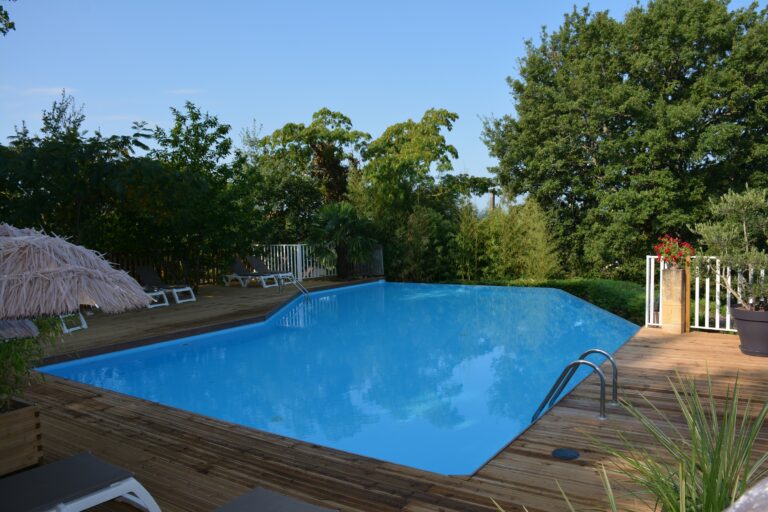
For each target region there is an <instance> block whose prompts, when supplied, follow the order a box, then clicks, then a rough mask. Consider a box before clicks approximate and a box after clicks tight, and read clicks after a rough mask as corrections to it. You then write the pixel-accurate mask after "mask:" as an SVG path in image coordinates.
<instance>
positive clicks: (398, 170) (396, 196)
mask: <svg viewBox="0 0 768 512" xmlns="http://www.w3.org/2000/svg"><path fill="white" fill-rule="evenodd" d="M456 119H458V116H457V115H456V114H454V113H453V112H448V111H447V110H443V109H430V110H427V111H426V112H425V113H424V115H423V116H422V118H421V119H420V120H419V121H414V120H411V119H409V120H407V121H404V122H401V123H397V124H394V125H392V126H390V127H389V128H387V129H386V130H384V133H382V134H381V136H380V137H378V138H377V139H376V140H374V141H372V142H371V143H370V144H369V145H368V147H367V148H366V149H365V150H364V151H363V157H364V159H365V165H364V166H363V168H362V169H361V171H360V172H359V173H357V174H356V175H355V177H354V179H353V187H352V191H351V194H350V201H351V202H352V203H353V204H355V206H356V207H357V208H358V209H359V210H360V211H361V212H364V214H365V215H367V216H368V217H369V218H371V219H372V220H373V221H374V223H375V224H376V225H377V226H378V227H379V232H378V238H379V240H380V241H381V242H382V243H383V244H384V246H385V247H384V249H385V254H386V258H385V262H386V265H387V266H388V270H389V273H388V275H391V276H393V277H405V276H404V275H403V274H402V272H404V271H405V270H404V269H407V268H417V267H419V266H424V265H433V266H435V267H441V266H443V265H441V263H440V261H439V258H437V257H436V256H437V253H433V254H432V256H433V259H432V260H431V261H427V260H422V258H423V257H424V255H425V254H427V252H429V251H425V250H423V249H422V248H420V246H421V245H424V244H428V245H434V244H435V243H437V242H435V241H436V240H446V239H448V238H449V237H448V236H447V233H446V230H445V228H446V223H452V222H453V221H454V220H455V219H457V218H458V202H457V200H456V199H457V195H458V192H457V187H454V186H451V187H442V188H441V186H440V184H441V178H442V177H443V176H444V174H445V173H446V172H447V171H450V170H452V168H453V167H452V164H451V159H452V158H457V157H458V152H457V151H456V148H455V147H453V146H452V145H451V144H448V142H447V140H446V139H445V133H444V132H445V131H450V130H451V128H452V127H453V123H454V122H455V121H456ZM454 185H455V184H454ZM417 210H418V211H417ZM408 225H412V226H413V228H414V230H418V232H419V233H422V234H423V236H421V235H418V234H417V233H416V231H409V230H408V228H407V227H406V226H408ZM441 247H443V249H444V250H445V252H446V253H447V252H448V247H447V246H445V244H441ZM406 273H410V271H407V272H406ZM437 273H440V272H437ZM435 275H436V274H435ZM427 278H428V276H419V279H427Z"/></svg>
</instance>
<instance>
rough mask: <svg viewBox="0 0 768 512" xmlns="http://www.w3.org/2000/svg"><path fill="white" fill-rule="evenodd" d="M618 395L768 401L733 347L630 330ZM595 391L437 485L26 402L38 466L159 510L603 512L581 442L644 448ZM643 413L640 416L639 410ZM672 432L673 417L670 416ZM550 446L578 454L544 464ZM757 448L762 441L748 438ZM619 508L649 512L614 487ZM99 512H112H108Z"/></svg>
mask: <svg viewBox="0 0 768 512" xmlns="http://www.w3.org/2000/svg"><path fill="white" fill-rule="evenodd" d="M616 359H617V362H618V364H619V368H620V373H621V375H620V378H621V389H622V394H623V396H625V397H626V398H628V399H630V400H632V401H633V402H634V403H639V394H640V393H643V394H645V396H647V397H649V398H650V399H651V400H653V402H654V404H656V406H657V407H659V408H660V409H661V410H663V411H665V412H668V413H669V414H671V415H672V416H673V417H676V416H675V410H676V405H675V402H674V397H673V396H672V393H671V391H670V386H669V383H668V380H667V379H668V378H670V377H673V378H674V375H675V371H679V372H680V373H681V374H684V375H689V374H690V375H695V376H697V377H703V376H705V375H706V373H707V371H708V372H709V373H710V374H711V376H712V378H713V380H714V382H715V388H716V393H717V394H718V396H722V395H723V394H724V393H725V389H726V387H727V386H728V385H730V384H732V382H733V379H734V378H735V376H736V374H737V372H738V373H739V375H740V379H741V382H742V384H743V390H744V394H745V395H750V396H751V397H753V399H755V400H756V401H758V402H761V403H762V402H763V401H765V400H766V398H768V378H766V377H767V376H768V358H755V357H747V356H744V355H742V354H741V353H740V352H739V350H738V339H737V338H736V337H734V336H727V335H718V334H705V333H693V334H689V335H683V336H668V335H664V334H662V333H661V332H660V331H658V330H652V329H641V330H640V331H639V333H638V334H637V335H636V336H635V337H634V338H633V339H632V340H631V341H629V342H628V343H627V344H626V345H625V346H624V347H622V348H621V349H620V350H619V351H618V352H617V354H616ZM597 391H598V387H597V383H596V380H595V379H594V378H593V377H591V378H589V379H587V380H586V381H584V382H583V383H582V384H580V385H579V386H578V387H577V388H576V389H575V390H574V391H573V392H571V393H570V394H569V395H568V396H567V397H565V398H564V399H563V400H562V401H561V402H560V403H559V404H558V405H557V406H555V408H554V409H553V410H551V411H549V412H548V413H547V414H545V415H544V416H543V417H542V418H541V419H540V420H539V421H538V422H537V423H535V424H534V425H533V426H531V427H530V428H529V429H528V430H527V431H526V432H524V433H523V434H522V435H521V436H519V437H518V438H517V439H516V440H515V441H514V442H512V443H511V444H509V445H508V446H507V447H506V448H504V449H503V450H502V451H501V452H500V453H499V454H498V455H497V456H496V457H494V458H493V459H492V460H491V461H490V462H488V463H487V464H486V465H485V466H484V467H482V468H481V469H480V470H479V471H477V472H476V473H475V474H474V475H471V476H466V477H464V476H461V477H458V476H442V475H437V474H433V473H428V472H424V471H420V470H416V469H412V468H407V467H403V466H398V465H395V464H390V463H385V462H381V461H377V460H373V459H369V458H366V457H362V456H358V455H352V454H349V453H344V452H339V451H336V450H332V449H328V448H324V447H320V446H316V445H311V444H308V443H304V442H301V441H296V440H293V439H288V438H284V437H280V436H276V435H273V434H268V433H265V432H261V431H257V430H253V429H249V428H245V427H242V426H238V425H234V424H230V423H227V422H223V421H219V420H214V419H211V418H206V417H202V416H198V415H195V414H191V413H188V412H185V411H181V410H178V409H173V408H170V407H165V406H162V405H158V404H154V403H150V402H146V401H143V400H139V399H136V398H131V397H128V396H124V395H121V394H117V393H112V392H109V391H104V390H101V389H96V388H92V387H89V386H86V385H82V384H77V383H73V382H69V381H66V380H64V379H59V378H48V379H47V382H45V383H42V384H38V385H36V386H35V387H34V388H33V389H32V390H31V392H30V393H29V398H31V399H32V400H34V401H35V402H37V403H38V404H40V405H41V407H42V409H43V436H44V437H43V444H44V455H45V458H46V459H47V460H54V459H58V458H61V457H64V456H67V455H70V454H73V453H75V452H78V451H82V450H86V449H88V450H91V451H92V452H93V453H95V454H97V455H99V456H101V457H103V458H105V459H107V460H110V461H112V462H114V463H116V464H119V465H121V466H124V467H126V468H130V469H131V470H133V471H134V472H135V473H136V475H137V477H138V479H139V480H140V481H141V482H142V483H143V484H144V485H145V486H146V487H147V488H148V489H149V491H150V492H151V493H152V494H153V495H154V496H155V497H156V498H157V499H158V501H159V502H160V505H161V507H162V508H163V510H164V511H208V510H213V509H214V508H216V507H218V506H220V505H222V504H224V503H225V502H227V501H229V500H231V499H232V498H234V497H235V496H238V495H240V494H242V493H245V492H247V491H248V490H249V489H252V488H254V487H256V486H263V487H268V488H270V489H274V490H277V491H280V492H283V493H285V494H289V495H292V496H295V497H298V498H300V499H303V500H306V501H310V502H313V503H317V504H321V505H325V506H328V507H331V508H339V509H341V510H345V511H347V510H348V511H384V512H386V511H409V512H422V511H446V512H451V511H456V512H458V511H467V512H471V511H490V510H495V509H494V507H493V506H492V503H491V501H490V498H491V497H493V498H494V499H496V500H497V501H498V502H499V503H500V504H501V505H502V506H503V507H504V508H505V509H506V510H507V511H516V510H522V506H525V507H527V509H528V510H529V511H530V512H535V511H546V512H552V511H558V510H566V507H565V504H564V502H563V500H562V498H561V496H560V493H559V491H558V488H557V484H556V482H559V484H560V485H561V486H562V488H563V489H564V490H565V492H566V493H567V494H568V496H569V497H570V499H571V501H572V502H573V503H574V505H575V506H576V507H577V509H595V508H597V509H600V508H604V505H605V503H604V496H605V493H604V491H603V488H602V485H601V483H600V480H599V477H598V474H597V469H598V468H599V467H600V465H601V464H607V465H608V468H609V469H610V468H611V467H612V466H611V460H610V458H609V457H607V456H606V455H605V454H603V453H602V452H601V451H600V450H599V449H597V448H595V444H594V442H593V439H599V440H600V441H601V442H603V443H606V444H610V445H616V443H617V438H616V434H615V433H616V431H617V430H622V431H624V432H627V433H629V434H630V437H631V438H632V439H633V440H634V441H635V442H636V443H637V444H638V445H639V446H644V447H648V448H649V449H653V448H652V445H651V443H650V439H649V437H648V436H647V435H644V434H643V433H642V431H641V429H640V428H639V426H638V425H637V423H636V422H635V421H634V420H632V419H631V417H629V416H628V415H627V414H626V413H623V412H622V411H621V410H620V409H614V408H609V411H608V419H607V420H604V421H600V420H598V419H597V417H596V408H597V399H596V398H597ZM645 409H647V407H646V408H645ZM677 419H678V421H679V418H677ZM557 447H570V448H576V449H578V450H579V451H581V453H582V456H581V458H579V459H578V460H576V461H572V462H565V461H560V460H556V459H554V458H552V457H551V455H550V454H551V452H552V450H553V449H554V448H557ZM757 448H758V451H760V452H764V451H766V450H768V429H766V430H764V431H763V435H762V436H761V437H760V439H759V440H758V447H757ZM612 479H613V481H614V485H615V486H616V487H618V488H617V489H615V491H616V492H617V493H618V494H619V499H620V501H621V503H622V510H647V509H645V508H643V507H642V504H641V503H640V502H638V501H636V499H635V498H633V497H631V496H630V495H629V494H628V493H627V491H626V488H625V487H624V484H623V482H622V481H621V479H620V478H619V477H617V476H615V475H612ZM104 509H105V510H107V509H109V510H111V509H114V510H119V509H120V506H119V505H114V506H112V505H109V506H108V507H105V508H104Z"/></svg>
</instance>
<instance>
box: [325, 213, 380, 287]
mask: <svg viewBox="0 0 768 512" xmlns="http://www.w3.org/2000/svg"><path fill="white" fill-rule="evenodd" d="M370 232H371V223H370V221H368V220H367V219H364V218H361V217H360V216H359V215H358V214H357V211H355V208H354V206H352V205H351V204H350V203H348V202H341V203H331V204H327V205H325V206H323V207H322V208H321V209H320V214H319V215H318V218H317V223H316V226H315V230H314V232H313V235H312V241H313V242H314V243H315V244H317V245H318V248H319V249H320V250H322V248H324V247H327V246H330V250H329V252H328V253H327V254H325V256H326V259H330V258H327V256H333V258H332V259H334V260H335V262H336V273H337V275H338V276H339V277H341V278H342V279H344V278H348V277H351V276H352V273H353V271H354V264H355V263H363V262H366V261H369V260H370V259H371V251H372V250H373V246H374V244H375V241H374V240H373V238H371V237H370Z"/></svg>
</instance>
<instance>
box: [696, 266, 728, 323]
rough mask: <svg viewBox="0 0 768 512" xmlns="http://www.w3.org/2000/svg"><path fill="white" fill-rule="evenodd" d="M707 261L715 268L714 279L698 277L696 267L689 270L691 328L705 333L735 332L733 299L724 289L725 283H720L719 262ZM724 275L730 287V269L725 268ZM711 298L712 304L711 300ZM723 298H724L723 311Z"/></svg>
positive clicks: (707, 276)
mask: <svg viewBox="0 0 768 512" xmlns="http://www.w3.org/2000/svg"><path fill="white" fill-rule="evenodd" d="M694 258H696V256H694ZM707 259H708V260H709V264H710V265H713V266H714V268H715V275H714V279H712V276H710V275H705V276H701V275H699V270H698V268H697V267H696V266H694V268H692V269H691V273H692V276H691V277H692V282H691V286H692V287H693V308H692V309H693V319H692V320H691V328H692V329H701V330H705V331H720V332H736V329H734V328H733V320H732V319H731V304H732V303H735V299H733V298H732V297H731V294H730V293H728V290H727V289H726V287H725V283H723V282H722V281H723V279H722V277H721V269H720V260H719V259H718V258H715V257H708V258H707ZM725 275H726V278H727V281H728V284H729V285H730V284H731V269H730V268H728V267H725ZM713 296H714V303H713V302H712V300H711V299H712V298H713ZM723 298H725V308H724V309H723ZM702 299H703V302H702Z"/></svg>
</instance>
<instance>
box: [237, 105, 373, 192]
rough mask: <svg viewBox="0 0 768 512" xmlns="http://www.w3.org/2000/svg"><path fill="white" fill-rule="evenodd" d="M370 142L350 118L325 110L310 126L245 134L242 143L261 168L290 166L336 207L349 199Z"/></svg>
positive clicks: (318, 112) (296, 124) (313, 119)
mask: <svg viewBox="0 0 768 512" xmlns="http://www.w3.org/2000/svg"><path fill="white" fill-rule="evenodd" d="M369 139H370V135H368V134H367V133H365V132H361V131H358V130H354V129H352V121H351V120H350V119H349V118H348V117H347V116H345V115H343V114H341V113H340V112H333V111H331V110H329V109H327V108H323V109H320V110H318V111H317V112H315V113H314V114H312V122H311V123H310V124H309V125H304V124H301V123H288V124H286V125H285V126H283V127H282V128H280V129H279V130H275V132H274V133H272V134H271V135H269V136H266V137H262V138H259V137H258V135H257V134H254V133H253V132H246V133H245V136H244V137H243V143H244V146H245V152H246V153H248V154H249V155H250V156H251V157H252V159H253V160H259V161H260V164H261V166H262V167H264V166H267V167H282V168H285V166H291V167H292V168H293V169H294V171H295V172H296V173H299V174H306V175H307V176H309V177H311V178H312V179H313V180H315V182H316V183H317V186H318V188H319V189H320V190H321V191H322V193H323V198H324V202H325V203H334V202H339V201H343V200H344V199H345V198H346V196H347V176H348V174H349V172H350V170H354V169H356V168H357V166H358V165H359V152H360V150H361V149H362V148H363V147H364V146H365V144H366V142H367V141H368V140H369Z"/></svg>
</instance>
